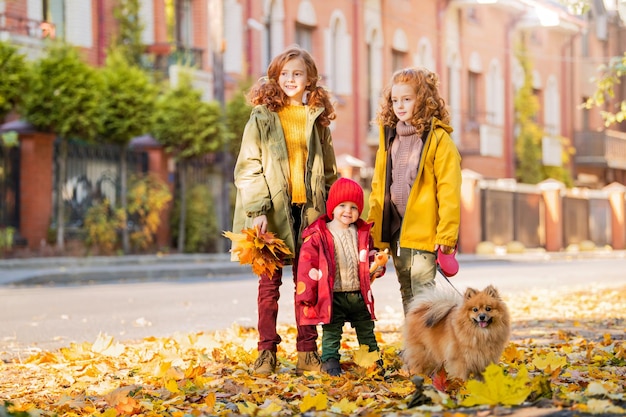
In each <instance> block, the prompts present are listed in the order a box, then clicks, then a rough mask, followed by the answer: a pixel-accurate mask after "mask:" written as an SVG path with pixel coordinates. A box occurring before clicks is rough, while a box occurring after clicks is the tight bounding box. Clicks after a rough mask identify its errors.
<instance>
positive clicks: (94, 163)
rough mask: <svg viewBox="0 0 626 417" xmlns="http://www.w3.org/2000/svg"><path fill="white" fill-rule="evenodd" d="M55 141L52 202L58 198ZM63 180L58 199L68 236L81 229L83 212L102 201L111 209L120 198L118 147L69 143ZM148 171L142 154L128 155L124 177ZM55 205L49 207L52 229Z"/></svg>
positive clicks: (129, 153) (130, 153) (133, 152)
mask: <svg viewBox="0 0 626 417" xmlns="http://www.w3.org/2000/svg"><path fill="white" fill-rule="evenodd" d="M58 153H59V141H58V140H57V141H56V142H55V144H54V155H55V163H54V184H55V185H54V186H53V192H52V194H53V195H52V201H53V202H56V201H57V198H58V195H57V194H58V190H57V186H56V184H57V182H58V172H59V166H58ZM66 169H67V171H66V177H65V181H64V185H63V188H62V194H61V197H62V198H63V203H64V205H65V227H66V230H67V233H68V234H69V235H72V234H76V233H77V232H78V231H79V229H80V228H81V227H82V226H83V224H84V220H85V215H86V213H87V210H88V209H89V208H90V207H91V206H93V205H94V204H97V203H99V202H100V201H102V200H103V199H105V198H106V199H108V200H109V201H110V202H111V205H113V206H115V205H116V204H117V202H119V198H120V195H121V194H120V188H121V187H120V173H121V147H120V146H119V145H108V144H107V145H105V144H97V145H90V144H86V143H82V142H77V141H70V142H69V143H68V149H67V160H66ZM147 171H148V157H147V155H146V153H145V152H137V151H130V150H129V151H128V153H127V175H128V176H129V177H130V176H131V175H132V174H143V173H146V172H147ZM56 219H57V205H56V204H54V206H53V218H52V219H51V220H52V227H56Z"/></svg>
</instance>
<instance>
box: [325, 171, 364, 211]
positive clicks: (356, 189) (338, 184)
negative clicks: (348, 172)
mask: <svg viewBox="0 0 626 417" xmlns="http://www.w3.org/2000/svg"><path fill="white" fill-rule="evenodd" d="M346 201H351V202H353V203H355V204H356V206H357V208H358V209H359V216H360V215H361V212H362V211H363V189H362V188H361V186H360V185H359V184H358V183H357V182H356V181H353V180H351V179H349V178H339V179H338V180H337V181H335V183H334V184H333V185H332V186H331V187H330V191H329V192H328V200H326V214H328V217H329V218H331V219H332V218H333V210H335V207H337V206H338V205H339V204H341V203H343V202H346Z"/></svg>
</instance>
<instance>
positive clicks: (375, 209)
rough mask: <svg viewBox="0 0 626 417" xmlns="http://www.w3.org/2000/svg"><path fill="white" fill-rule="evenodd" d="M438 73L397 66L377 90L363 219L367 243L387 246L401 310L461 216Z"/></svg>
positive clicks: (427, 280)
mask: <svg viewBox="0 0 626 417" xmlns="http://www.w3.org/2000/svg"><path fill="white" fill-rule="evenodd" d="M438 84H439V79H438V77H437V75H436V74H435V73H433V72H431V71H429V70H427V69H425V68H407V69H403V70H399V71H396V72H395V73H394V74H393V76H392V79H391V83H390V86H389V87H387V89H386V90H385V91H384V93H383V97H382V100H381V105H380V109H379V111H378V114H377V122H378V123H379V125H380V144H379V148H378V151H377V152H376V163H375V167H374V176H373V178H372V193H371V194H370V200H369V203H370V211H369V215H368V222H373V223H374V227H373V229H372V237H373V238H374V245H375V246H376V247H377V248H378V249H379V250H380V249H385V248H390V250H391V253H392V257H393V262H394V266H395V269H396V273H397V275H398V281H399V283H400V293H401V295H402V305H403V307H404V313H405V314H406V313H407V309H408V306H409V303H410V301H411V299H412V298H413V296H415V294H417V293H418V292H420V291H421V289H423V288H424V287H425V286H430V285H433V283H434V279H435V272H436V265H435V261H436V253H437V251H438V250H441V251H443V252H444V253H449V252H452V251H453V250H454V248H455V247H456V244H457V239H458V234H459V223H460V217H461V156H460V155H459V152H458V150H457V148H456V146H455V144H454V142H453V140H452V138H451V137H450V133H451V132H452V128H451V127H450V126H449V125H448V123H449V121H450V116H449V113H448V111H447V109H446V108H445V103H444V101H443V99H442V98H441V97H440V96H439V92H438Z"/></svg>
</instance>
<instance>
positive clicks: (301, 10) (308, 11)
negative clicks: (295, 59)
mask: <svg viewBox="0 0 626 417" xmlns="http://www.w3.org/2000/svg"><path fill="white" fill-rule="evenodd" d="M316 27H317V15H316V13H315V8H314V7H313V4H312V3H311V1H310V0H303V1H302V2H301V3H300V5H299V6H298V17H297V19H296V44H298V45H300V47H301V48H303V49H305V50H307V51H309V53H310V54H313V33H314V31H315V28H316Z"/></svg>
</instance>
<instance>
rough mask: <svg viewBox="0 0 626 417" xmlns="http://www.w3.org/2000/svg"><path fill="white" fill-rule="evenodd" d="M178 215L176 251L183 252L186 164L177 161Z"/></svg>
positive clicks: (185, 212) (185, 209)
mask: <svg viewBox="0 0 626 417" xmlns="http://www.w3.org/2000/svg"><path fill="white" fill-rule="evenodd" d="M179 168H180V169H179V172H180V175H179V178H180V216H179V221H178V253H184V252H185V224H186V223H187V164H186V163H185V161H184V160H181V161H179Z"/></svg>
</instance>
